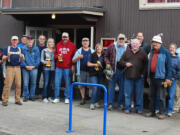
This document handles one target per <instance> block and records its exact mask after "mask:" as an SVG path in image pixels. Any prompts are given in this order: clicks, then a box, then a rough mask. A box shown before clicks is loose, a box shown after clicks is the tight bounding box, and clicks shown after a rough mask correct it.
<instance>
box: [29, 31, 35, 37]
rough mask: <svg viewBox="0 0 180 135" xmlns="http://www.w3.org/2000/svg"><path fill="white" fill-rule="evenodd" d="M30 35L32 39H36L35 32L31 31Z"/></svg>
mask: <svg viewBox="0 0 180 135" xmlns="http://www.w3.org/2000/svg"><path fill="white" fill-rule="evenodd" d="M30 35H31V36H32V37H34V38H36V37H35V36H36V35H35V30H30Z"/></svg>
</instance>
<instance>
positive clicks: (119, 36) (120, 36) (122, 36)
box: [118, 33, 126, 39]
mask: <svg viewBox="0 0 180 135" xmlns="http://www.w3.org/2000/svg"><path fill="white" fill-rule="evenodd" d="M120 38H123V39H125V38H126V36H125V35H124V34H122V33H120V34H119V35H118V39H120Z"/></svg>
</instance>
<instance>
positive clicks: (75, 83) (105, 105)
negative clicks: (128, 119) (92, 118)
mask: <svg viewBox="0 0 180 135" xmlns="http://www.w3.org/2000/svg"><path fill="white" fill-rule="evenodd" d="M74 85H83V86H95V87H101V88H103V89H104V120H103V135H106V119H107V89H106V87H105V86H104V85H102V84H92V83H80V82H74V83H72V84H71V87H70V104H69V129H68V130H67V131H66V132H67V133H71V132H74V130H72V104H73V87H74Z"/></svg>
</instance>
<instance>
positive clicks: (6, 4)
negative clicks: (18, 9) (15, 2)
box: [1, 0, 12, 8]
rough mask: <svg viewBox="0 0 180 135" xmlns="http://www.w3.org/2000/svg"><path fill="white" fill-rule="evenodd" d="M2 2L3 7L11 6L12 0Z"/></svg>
mask: <svg viewBox="0 0 180 135" xmlns="http://www.w3.org/2000/svg"><path fill="white" fill-rule="evenodd" d="M1 2H2V3H1V6H2V8H11V2H12V1H11V0H1Z"/></svg>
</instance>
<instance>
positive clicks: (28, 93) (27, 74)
mask: <svg viewBox="0 0 180 135" xmlns="http://www.w3.org/2000/svg"><path fill="white" fill-rule="evenodd" d="M22 72H23V93H24V98H34V96H35V89H36V79H37V72H38V70H37V69H32V70H31V71H28V70H26V69H24V68H23V69H22ZM29 80H30V81H31V82H30V90H29Z"/></svg>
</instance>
